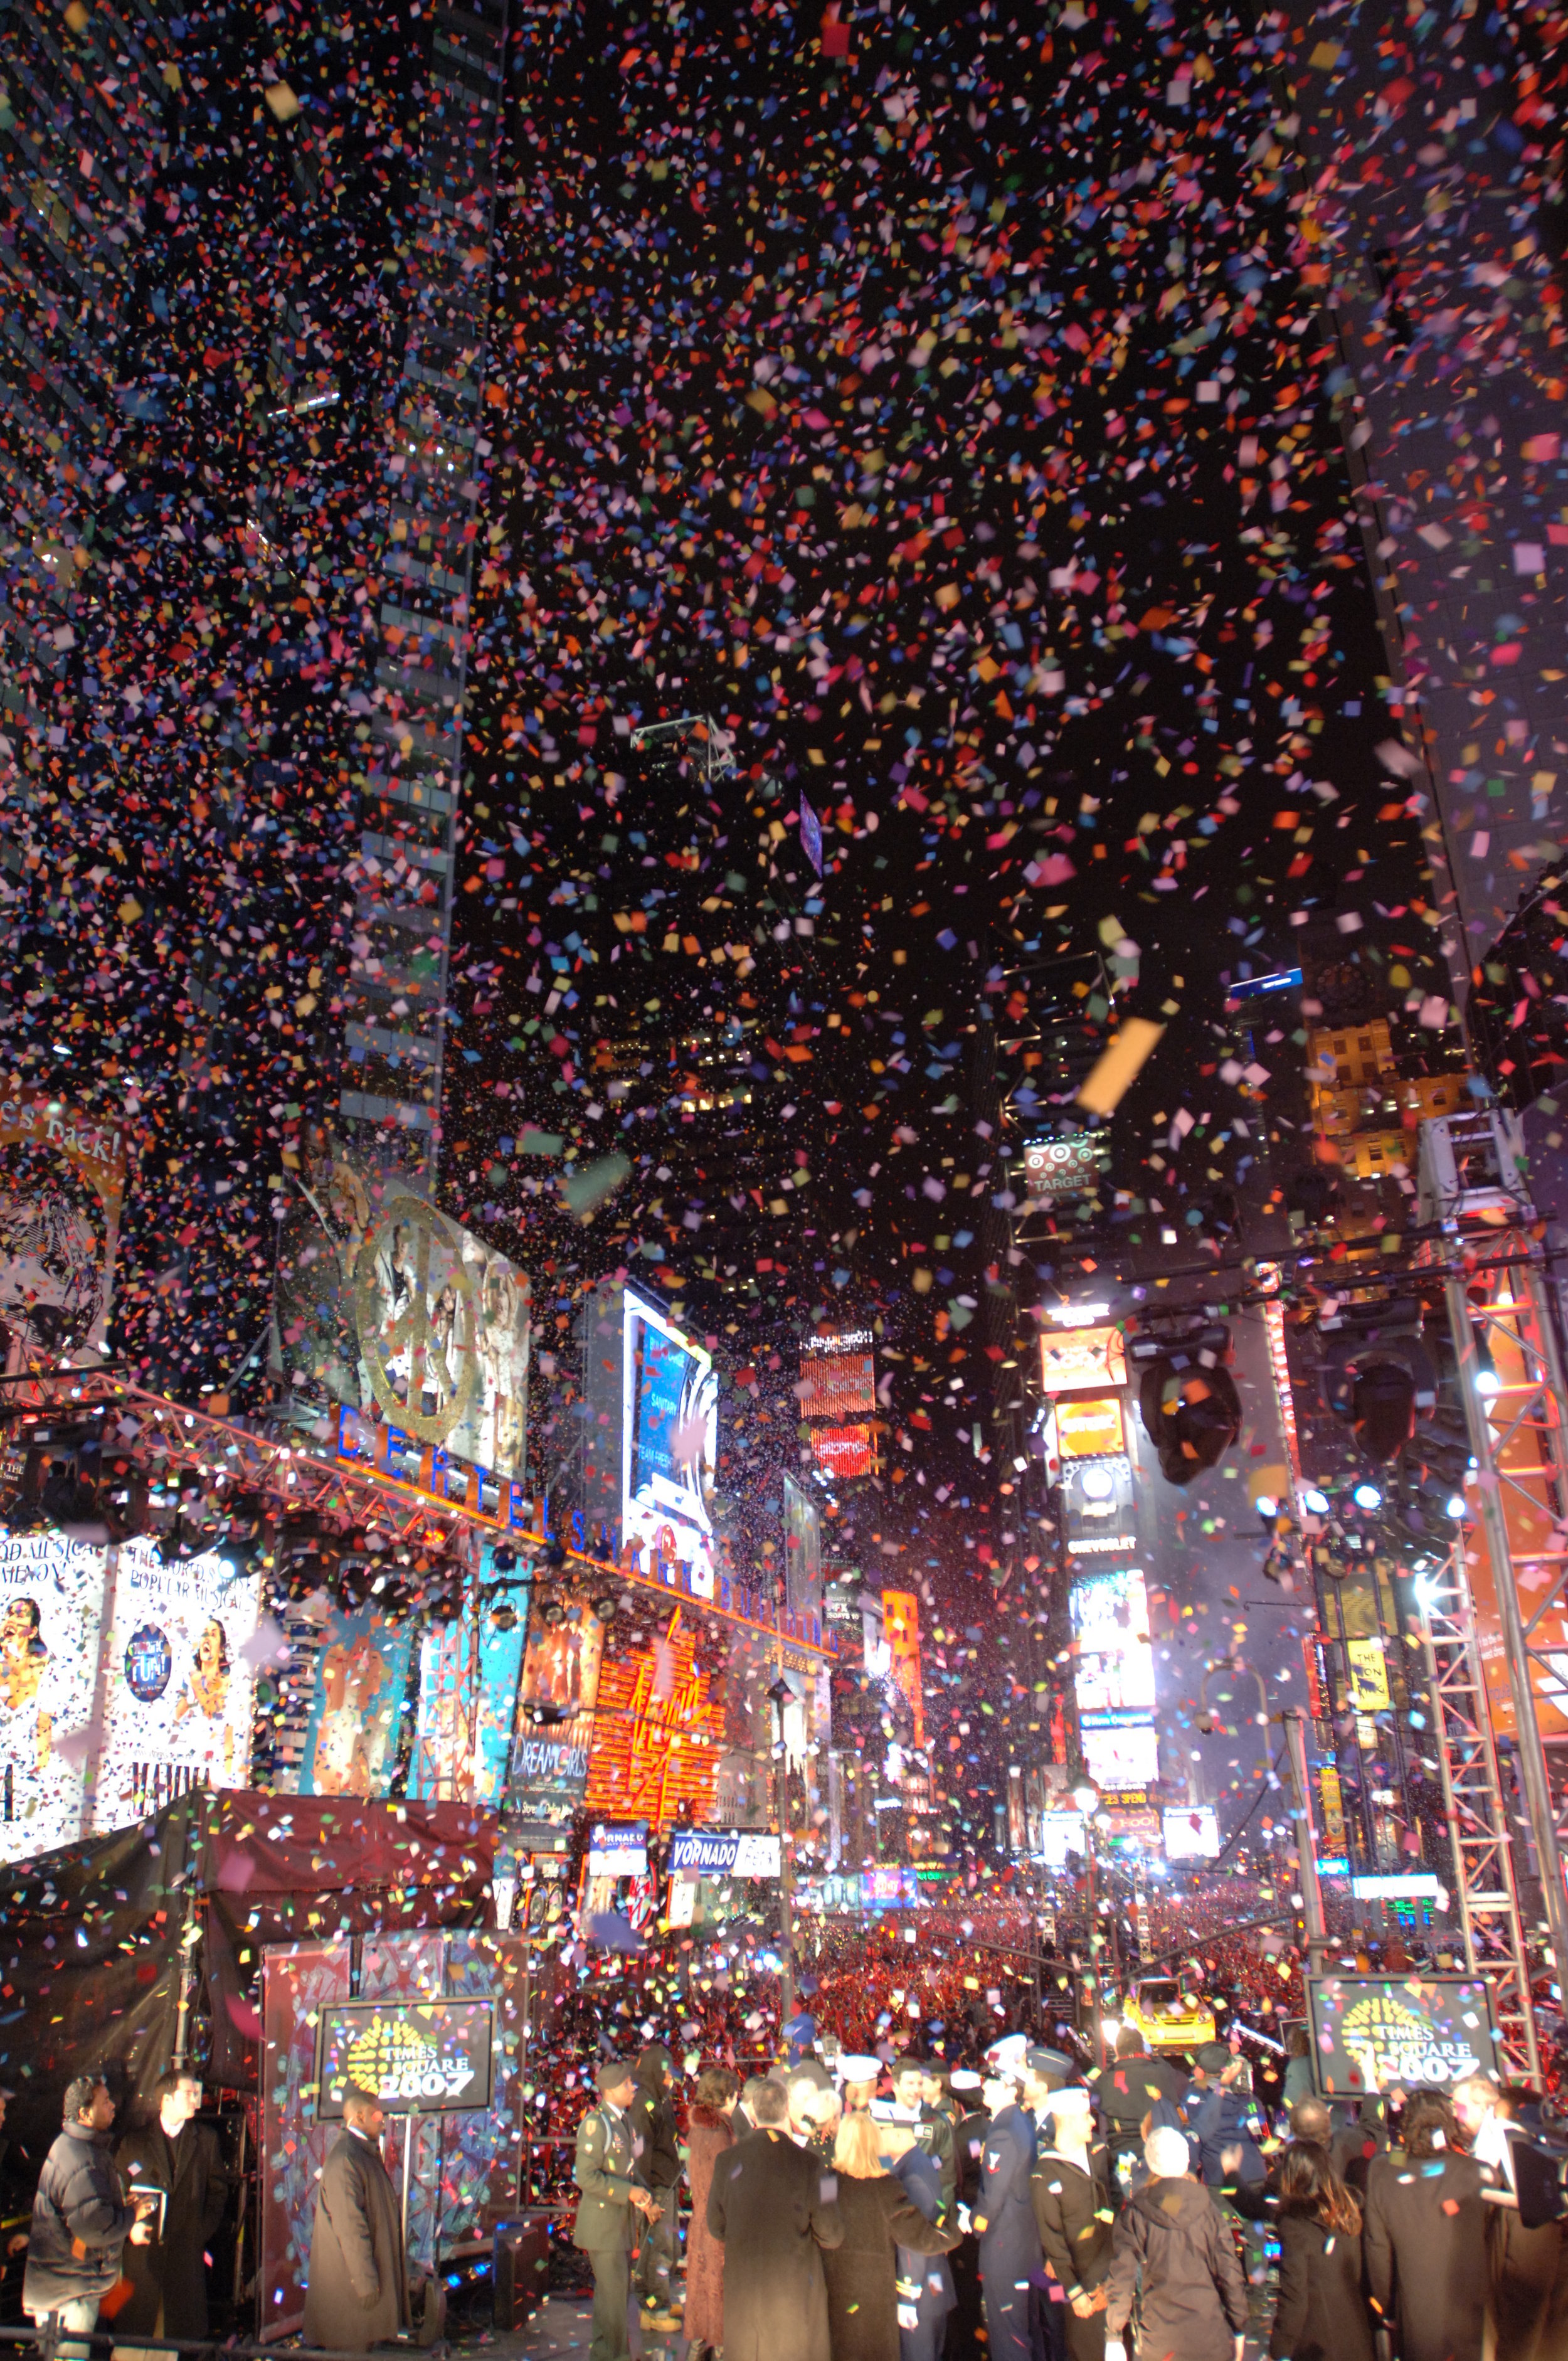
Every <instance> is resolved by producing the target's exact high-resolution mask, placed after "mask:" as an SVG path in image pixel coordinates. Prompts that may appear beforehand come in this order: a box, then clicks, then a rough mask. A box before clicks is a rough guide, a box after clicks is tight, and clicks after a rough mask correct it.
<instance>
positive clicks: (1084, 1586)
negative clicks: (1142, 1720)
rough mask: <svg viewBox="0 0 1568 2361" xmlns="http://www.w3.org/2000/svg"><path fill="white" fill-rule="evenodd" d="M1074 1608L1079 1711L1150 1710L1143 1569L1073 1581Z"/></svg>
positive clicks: (1149, 1647)
mask: <svg viewBox="0 0 1568 2361" xmlns="http://www.w3.org/2000/svg"><path fill="white" fill-rule="evenodd" d="M1071 1611H1072V1631H1073V1642H1074V1645H1075V1647H1076V1649H1077V1659H1078V1669H1077V1675H1076V1679H1075V1682H1074V1687H1075V1690H1076V1694H1077V1697H1078V1709H1079V1712H1080V1714H1109V1713H1134V1714H1152V1713H1153V1711H1154V1702H1155V1690H1154V1648H1153V1645H1152V1643H1151V1642H1150V1639H1149V1602H1148V1593H1147V1590H1146V1588H1145V1586H1144V1577H1143V1576H1142V1574H1141V1573H1140V1572H1139V1571H1138V1570H1137V1568H1136V1567H1135V1566H1122V1567H1118V1568H1117V1570H1116V1571H1115V1572H1114V1573H1113V1574H1097V1575H1094V1576H1091V1578H1090V1579H1089V1580H1087V1581H1083V1582H1075V1583H1074V1584H1073V1586H1072V1595H1071ZM1095 1775H1096V1777H1098V1775H1099V1774H1098V1773H1096V1774H1095ZM1133 1784H1137V1785H1141V1784H1143V1782H1142V1781H1136V1782H1134V1783H1133Z"/></svg>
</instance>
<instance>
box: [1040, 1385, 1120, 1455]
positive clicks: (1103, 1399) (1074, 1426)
mask: <svg viewBox="0 0 1568 2361" xmlns="http://www.w3.org/2000/svg"><path fill="white" fill-rule="evenodd" d="M1056 1416H1057V1447H1058V1450H1059V1451H1060V1453H1061V1455H1062V1457H1063V1458H1064V1459H1114V1458H1117V1457H1119V1456H1124V1455H1125V1453H1126V1449H1127V1437H1126V1432H1125V1429H1124V1426H1123V1423H1122V1404H1121V1401H1120V1399H1119V1398H1118V1397H1117V1396H1116V1395H1115V1394H1104V1395H1101V1396H1098V1397H1096V1398H1095V1399H1093V1400H1082V1401H1073V1400H1069V1401H1058V1404H1057V1406H1056Z"/></svg>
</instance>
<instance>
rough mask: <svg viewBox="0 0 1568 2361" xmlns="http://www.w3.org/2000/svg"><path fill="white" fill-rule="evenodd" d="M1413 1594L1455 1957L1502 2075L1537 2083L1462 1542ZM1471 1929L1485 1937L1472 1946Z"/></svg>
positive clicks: (1503, 1813) (1520, 1928)
mask: <svg viewBox="0 0 1568 2361" xmlns="http://www.w3.org/2000/svg"><path fill="white" fill-rule="evenodd" d="M1416 1595H1417V1598H1418V1599H1419V1601H1420V1615H1421V1641H1422V1644H1423V1646H1424V1648H1425V1651H1426V1660H1427V1675H1428V1678H1429V1681H1430V1683H1431V1701H1432V1714H1433V1718H1434V1722H1435V1727H1434V1729H1433V1732H1432V1738H1433V1742H1434V1744H1435V1746H1436V1749H1437V1759H1438V1767H1439V1770H1440V1772H1441V1773H1442V1805H1443V1813H1444V1816H1445V1817H1446V1819H1447V1822H1448V1833H1449V1842H1450V1845H1451V1847H1452V1850H1453V1879H1454V1905H1455V1907H1456V1909H1457V1911H1458V1914H1459V1924H1460V1927H1461V1930H1462V1933H1463V1936H1464V1964H1465V1967H1466V1969H1467V1970H1468V1971H1469V1972H1470V1973H1471V1974H1473V1975H1474V1974H1476V1973H1479V1972H1485V1974H1486V1978H1487V1980H1488V1982H1490V1983H1491V1986H1492V1992H1493V2004H1494V2007H1495V2010H1496V2014H1497V2032H1498V2036H1499V2051H1500V2055H1499V2058H1498V2061H1497V2062H1498V2064H1499V2066H1506V2068H1507V2070H1508V2076H1509V2079H1510V2080H1512V2081H1528V2082H1530V2083H1539V2078H1540V2070H1541V2060H1540V2055H1539V2052H1538V2050H1537V2048H1536V2038H1535V2017H1534V2013H1533V2011H1532V2010H1531V2007H1530V1961H1529V1957H1528V1954H1527V1952H1526V1949H1525V1939H1524V1923H1523V1920H1522V1918H1521V1916H1520V1914H1519V1888H1518V1884H1517V1883H1516V1880H1515V1877H1514V1857H1513V1846H1512V1843H1511V1841H1510V1838H1509V1830H1508V1811H1507V1808H1506V1806H1505V1804H1504V1801H1503V1788H1502V1781H1501V1779H1500V1777H1499V1775H1498V1771H1497V1745H1496V1743H1495V1741H1494V1740H1493V1736H1492V1716H1491V1708H1490V1706H1489V1705H1488V1702H1487V1697H1486V1672H1485V1668H1484V1666H1483V1664H1482V1661H1481V1647H1480V1642H1479V1640H1478V1638H1477V1636H1476V1631H1475V1602H1474V1600H1473V1599H1472V1598H1471V1596H1470V1581H1469V1576H1468V1575H1467V1573H1466V1571H1465V1565H1464V1543H1463V1541H1461V1542H1459V1543H1456V1544H1455V1546H1454V1549H1453V1553H1452V1554H1451V1555H1450V1556H1449V1558H1448V1559H1447V1561H1446V1563H1445V1564H1444V1565H1442V1568H1441V1569H1440V1570H1439V1571H1438V1572H1437V1573H1435V1574H1427V1575H1423V1576H1422V1577H1421V1579H1420V1582H1419V1584H1418V1585H1417V1591H1416ZM1478 1934H1480V1935H1483V1936H1489V1937H1490V1938H1491V1940H1490V1942H1489V1943H1487V1944H1486V1947H1485V1949H1483V1950H1481V1951H1480V1952H1479V1953H1478V1952H1477V1949H1476V1938H1477V1935H1478Z"/></svg>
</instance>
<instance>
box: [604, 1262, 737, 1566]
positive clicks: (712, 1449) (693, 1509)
mask: <svg viewBox="0 0 1568 2361" xmlns="http://www.w3.org/2000/svg"><path fill="white" fill-rule="evenodd" d="M717 1461H718V1378H717V1377H716V1376H715V1374H714V1367H713V1356H712V1355H711V1354H709V1353H707V1352H705V1351H704V1350H703V1348H702V1346H701V1345H695V1344H693V1342H692V1340H691V1339H690V1337H689V1336H685V1335H683V1334H682V1333H681V1331H680V1330H679V1329H678V1328H677V1327H676V1326H675V1325H674V1323H673V1322H672V1321H671V1320H669V1319H668V1318H667V1317H666V1316H665V1314H664V1313H663V1312H661V1311H660V1310H659V1309H658V1307H657V1305H655V1304H652V1303H645V1302H644V1301H642V1298H641V1296H638V1295H633V1294H632V1292H631V1290H630V1288H628V1289H627V1290H626V1297H625V1306H624V1324H623V1328H622V1333H621V1433H620V1466H621V1505H620V1546H621V1548H622V1550H623V1551H625V1550H630V1551H632V1552H633V1553H634V1554H635V1555H636V1557H637V1559H638V1562H639V1564H640V1565H641V1567H642V1569H643V1571H644V1572H648V1573H651V1572H652V1571H653V1570H654V1568H655V1565H656V1564H658V1563H669V1562H670V1561H672V1560H677V1559H678V1560H679V1561H680V1563H681V1564H682V1565H685V1568H686V1569H687V1572H688V1574H689V1576H690V1579H691V1587H692V1590H693V1593H694V1595H695V1596H696V1597H697V1598H712V1597H713V1590H714V1535H713V1519H712V1516H711V1514H710V1512H709V1510H708V1505H707V1503H708V1499H709V1496H710V1495H711V1493H712V1490H713V1482H714V1472H715V1467H716V1464H717Z"/></svg>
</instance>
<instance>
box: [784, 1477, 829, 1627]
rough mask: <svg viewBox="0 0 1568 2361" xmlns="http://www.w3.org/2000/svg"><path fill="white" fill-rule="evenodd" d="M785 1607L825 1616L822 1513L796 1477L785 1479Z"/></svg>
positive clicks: (798, 1613)
mask: <svg viewBox="0 0 1568 2361" xmlns="http://www.w3.org/2000/svg"><path fill="white" fill-rule="evenodd" d="M784 1604H785V1606H786V1607H787V1608H788V1609H789V1611H790V1613H791V1614H792V1615H815V1616H817V1617H820V1616H821V1613H822V1514H821V1511H820V1510H819V1509H818V1508H817V1503H816V1501H815V1500H814V1499H812V1498H811V1496H810V1494H809V1493H808V1492H807V1491H806V1488H805V1487H804V1486H803V1485H800V1484H797V1483H796V1482H795V1477H793V1476H786V1477H784Z"/></svg>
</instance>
